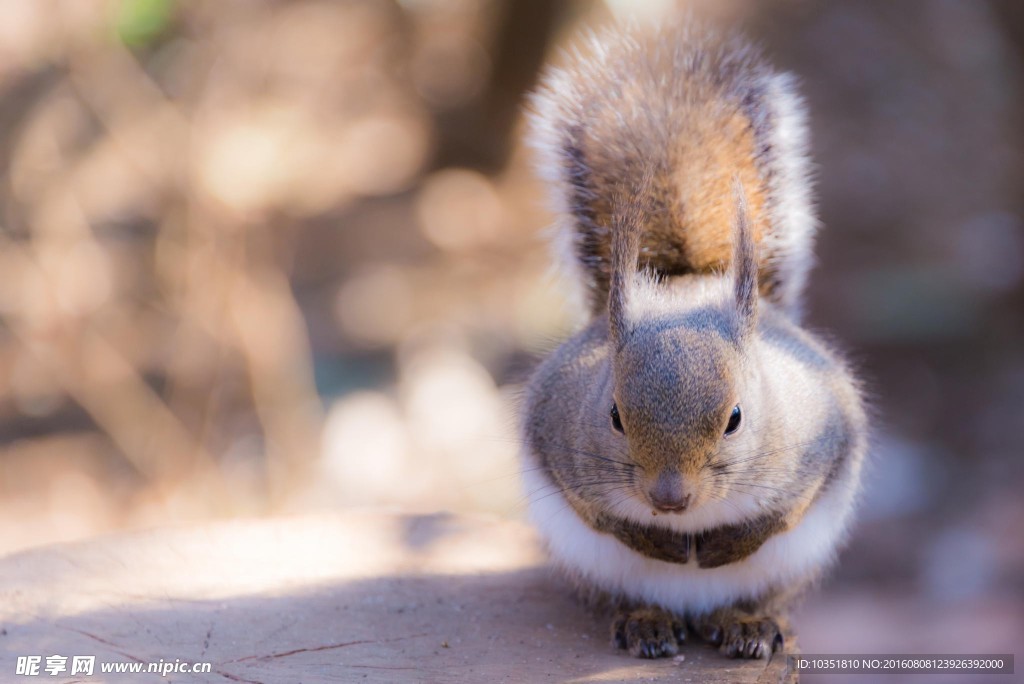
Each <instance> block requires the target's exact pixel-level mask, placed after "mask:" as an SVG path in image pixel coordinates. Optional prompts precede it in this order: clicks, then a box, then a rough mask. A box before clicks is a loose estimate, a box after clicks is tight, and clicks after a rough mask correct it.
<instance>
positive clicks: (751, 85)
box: [530, 23, 816, 318]
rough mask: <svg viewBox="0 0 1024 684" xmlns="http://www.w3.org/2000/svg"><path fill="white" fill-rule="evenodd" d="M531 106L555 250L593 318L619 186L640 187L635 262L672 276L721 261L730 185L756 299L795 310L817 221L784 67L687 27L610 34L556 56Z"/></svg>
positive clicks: (729, 220) (800, 114) (607, 273)
mask: <svg viewBox="0 0 1024 684" xmlns="http://www.w3.org/2000/svg"><path fill="white" fill-rule="evenodd" d="M533 105H534V107H533V109H534V113H533V115H532V117H531V124H532V126H531V136H530V138H531V141H532V143H533V144H534V146H535V147H536V148H537V149H538V150H539V153H540V157H541V158H540V168H541V172H542V173H543V174H544V176H545V180H547V181H548V182H549V185H550V187H551V188H552V194H553V199H554V201H555V210H556V212H557V214H558V216H559V224H558V226H557V227H556V231H557V233H556V235H557V238H556V245H557V247H558V249H559V251H560V252H561V258H562V259H564V260H565V261H566V262H567V263H565V264H563V266H564V267H566V268H568V269H570V273H574V274H575V276H576V277H575V280H577V281H578V282H579V283H580V284H582V285H583V286H584V287H585V288H586V290H587V292H588V295H589V297H588V299H589V301H590V309H591V312H592V313H593V314H595V315H596V314H600V313H602V312H603V311H604V310H605V307H606V306H607V303H608V292H609V287H610V283H611V280H612V273H611V271H612V258H611V257H612V242H613V241H612V235H611V233H612V228H613V225H614V223H615V220H614V219H615V214H616V212H617V211H619V210H618V209H616V207H615V200H616V198H618V197H621V196H622V189H623V188H636V187H644V188H645V190H644V196H638V197H636V198H635V201H637V202H639V203H642V206H643V209H644V229H643V234H642V236H641V243H640V259H639V263H638V266H639V267H646V268H650V269H652V270H653V271H655V272H656V273H659V274H662V275H666V276H672V275H682V274H688V273H708V272H715V271H723V270H724V269H726V268H728V267H729V265H730V260H731V257H732V254H733V246H732V239H733V234H734V231H733V221H734V219H735V199H734V198H735V183H736V182H737V181H738V182H739V183H740V184H741V185H742V190H743V192H744V194H745V195H746V197H747V203H748V207H749V215H750V228H751V232H752V234H753V237H754V240H755V241H756V243H757V244H758V253H759V254H760V256H761V261H760V264H759V271H758V282H759V287H760V291H761V294H762V296H764V297H766V298H768V299H770V300H771V301H773V302H774V303H775V304H776V305H778V306H779V307H781V308H782V309H783V310H785V311H787V312H788V313H789V314H790V315H791V316H793V317H794V318H798V317H799V314H800V300H801V293H802V290H803V287H804V281H805V280H806V277H807V271H808V269H809V267H810V264H811V250H812V242H813V237H814V232H815V228H816V221H815V218H814V214H813V211H812V207H811V202H810V178H809V172H808V162H807V158H806V156H805V154H806V123H805V116H804V111H803V106H802V103H801V101H800V99H799V97H798V96H797V95H796V94H795V92H794V89H793V82H792V78H791V77H790V76H789V75H788V74H780V73H777V72H775V71H773V70H772V69H771V68H769V67H768V66H767V65H766V64H765V63H764V62H763V61H762V59H761V58H760V56H759V55H758V54H757V52H756V51H755V50H754V49H752V48H751V47H750V46H749V45H747V44H745V43H742V42H740V41H738V40H736V39H731V38H730V39H723V38H720V37H718V36H717V35H715V34H714V33H713V32H710V31H707V30H705V29H704V28H702V27H699V26H696V25H694V24H692V23H686V24H680V25H677V26H673V27H670V28H664V29H661V30H657V31H654V30H651V31H647V32H644V31H641V30H639V29H635V28H634V29H629V30H626V29H622V28H616V29H613V30H611V31H609V32H607V33H605V34H602V35H596V36H592V37H591V38H590V40H589V41H588V44H587V45H585V46H584V47H583V48H582V49H579V50H576V51H574V52H572V53H571V54H568V55H566V61H565V64H564V65H563V66H561V67H559V68H554V69H552V70H551V71H550V72H549V73H548V74H547V75H546V77H545V79H544V82H543V85H542V87H541V88H540V90H539V91H538V92H537V93H536V94H535V96H534V99H533ZM644 174H651V179H650V180H649V181H647V182H641V177H642V176H643V175H644Z"/></svg>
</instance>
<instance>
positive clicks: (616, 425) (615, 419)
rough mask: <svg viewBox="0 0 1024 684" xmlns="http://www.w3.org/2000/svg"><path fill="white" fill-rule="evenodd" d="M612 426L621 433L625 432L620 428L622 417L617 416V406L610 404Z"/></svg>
mask: <svg viewBox="0 0 1024 684" xmlns="http://www.w3.org/2000/svg"><path fill="white" fill-rule="evenodd" d="M612 427H613V428H615V429H616V430H618V431H619V432H621V433H622V434H626V431H625V430H624V429H623V428H622V418H620V417H619V407H618V406H617V405H615V404H612Z"/></svg>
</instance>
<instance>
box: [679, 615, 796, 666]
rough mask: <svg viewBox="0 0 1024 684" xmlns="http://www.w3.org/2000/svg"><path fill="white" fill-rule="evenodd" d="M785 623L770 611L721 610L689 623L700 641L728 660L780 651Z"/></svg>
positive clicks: (760, 656) (758, 656) (785, 621)
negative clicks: (712, 647) (714, 648)
mask: <svg viewBox="0 0 1024 684" xmlns="http://www.w3.org/2000/svg"><path fill="white" fill-rule="evenodd" d="M787 624H788V622H787V620H786V618H785V617H784V616H783V615H782V614H781V613H777V612H774V611H771V610H764V609H759V608H754V609H752V610H743V609H741V608H739V607H737V606H731V607H729V608H722V609H719V610H716V611H714V612H712V613H709V614H707V615H703V616H701V617H698V618H696V619H693V620H691V626H692V627H693V630H694V631H695V632H696V633H697V634H698V635H699V636H700V638H701V639H703V640H704V641H707V642H708V643H710V644H712V645H714V646H718V650H719V651H721V652H722V653H724V654H725V655H727V656H730V657H732V658H770V657H771V655H772V653H773V652H775V651H781V650H782V648H783V642H784V638H783V634H784V633H785V631H786V629H787Z"/></svg>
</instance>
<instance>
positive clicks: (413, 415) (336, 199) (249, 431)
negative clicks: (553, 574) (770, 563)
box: [0, 0, 1024, 667]
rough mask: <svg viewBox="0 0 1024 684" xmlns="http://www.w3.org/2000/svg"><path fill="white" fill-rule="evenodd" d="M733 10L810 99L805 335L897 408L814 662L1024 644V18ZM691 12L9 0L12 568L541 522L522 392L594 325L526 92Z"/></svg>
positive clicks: (0, 505) (1, 333) (504, 5)
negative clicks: (326, 514) (555, 259)
mask: <svg viewBox="0 0 1024 684" xmlns="http://www.w3.org/2000/svg"><path fill="white" fill-rule="evenodd" d="M685 4H686V5H690V4H693V3H685ZM705 4H706V5H707V6H706V7H704V8H703V10H702V11H713V12H715V13H718V14H722V15H724V16H725V18H726V19H727V20H728V21H731V22H734V23H736V24H737V25H739V26H741V27H742V28H743V30H744V31H746V32H747V33H748V34H749V35H751V36H752V37H754V38H755V39H756V40H758V41H759V42H760V43H762V44H763V46H764V47H765V48H766V50H767V52H768V54H769V55H771V57H772V60H773V61H774V62H775V63H776V64H777V65H778V66H780V67H782V68H784V69H787V70H791V71H794V72H796V73H797V74H798V75H799V77H800V79H801V82H802V91H803V93H804V94H805V96H806V98H807V100H808V105H809V108H810V112H811V124H812V138H813V156H814V159H815V161H816V163H817V165H818V172H819V173H818V176H819V179H818V197H819V199H820V214H821V217H822V220H823V224H824V230H823V231H822V233H821V237H820V240H819V243H818V244H819V246H818V263H819V265H818V267H817V269H816V271H815V273H814V275H813V278H812V283H811V286H810V297H809V321H810V323H811V325H812V326H813V327H815V328H819V329H824V330H827V331H828V334H829V335H831V336H833V337H834V338H835V339H836V340H838V341H839V342H840V344H841V345H842V346H843V347H845V348H847V349H848V350H850V351H851V353H852V355H853V357H854V359H855V362H856V364H857V365H858V366H859V367H860V368H861V369H863V371H864V374H865V376H866V378H867V384H868V387H869V388H870V392H871V394H872V396H873V403H874V407H875V413H876V415H877V426H878V427H877V433H876V435H875V448H874V450H873V454H872V463H871V467H870V472H869V475H868V484H867V487H866V490H865V494H864V502H863V506H862V509H861V516H860V521H859V524H858V526H857V528H856V531H855V534H854V535H853V539H852V543H851V545H850V547H849V549H848V550H847V551H846V552H845V554H844V555H843V558H842V564H841V566H840V568H839V570H838V572H837V573H835V574H834V576H833V577H831V578H830V579H829V580H828V582H827V583H826V585H825V586H824V587H823V589H822V591H821V592H819V593H818V594H815V595H814V596H813V597H812V598H811V599H810V600H809V601H808V602H807V604H806V606H805V608H804V610H803V611H802V613H801V619H800V625H801V626H802V645H803V648H804V650H805V651H807V652H858V651H860V652H867V651H872V650H874V651H877V652H895V651H900V650H905V651H916V652H963V653H966V652H972V651H978V652H981V651H987V652H996V651H1002V652H1013V651H1014V650H1015V649H1016V650H1018V651H1019V649H1020V647H1019V643H1020V642H1021V639H1022V638H1024V533H1022V530H1024V496H1022V491H1024V458H1022V456H1024V438H1022V435H1021V433H1022V428H1024V193H1022V187H1024V186H1022V182H1024V128H1022V125H1021V122H1022V121H1024V88H1022V86H1024V80H1022V74H1024V61H1022V60H1024V5H1022V4H1021V3H1016V2H1012V0H1006V1H1005V2H967V1H959V2H957V1H952V0H929V1H923V0H917V1H908V2H900V3H884V2H873V3H866V2H858V1H853V0H851V1H835V2H828V3H811V2H799V1H795V0H794V1H790V2H757V3H755V2H753V1H743V0H729V1H726V2H714V3H711V2H708V3H705ZM679 7H680V3H677V2H672V1H665V0H661V1H658V2H654V1H650V2H628V1H627V0H614V1H613V0H605V1H604V2H599V1H597V0H576V1H571V2H544V1H541V0H518V1H515V2H513V1H512V0H397V1H389V0H362V1H359V0H346V1H328V0H296V1H292V2H258V1H246V2H233V1H224V2H216V3H214V2H205V3H198V2H197V3H175V2H171V1H170V0H119V1H111V2H74V3H71V2H58V1H57V0H52V1H49V2H44V1H43V0H5V1H4V2H3V3H0V174H2V183H0V553H7V552H11V551H14V550H18V549H22V548H26V547H29V546H34V545H39V544H45V543H51V542H56V541H62V540H69V539H75V538H81V537H85V536H90V535H95V534H98V533H104V532H110V531H116V530H123V529H131V528H140V527H149V526H153V525H166V524H171V523H178V522H186V521H196V520H207V519H213V518H223V517H229V516H237V515H255V514H268V513H282V512H293V511H305V510H324V509H330V508H342V507H347V506H354V505H364V504H374V505H389V506H400V507H402V508H403V509H406V510H436V509H448V510H456V511H473V512H489V513H495V514H498V515H502V516H509V517H520V516H522V515H523V514H524V499H523V497H522V495H521V493H520V491H519V482H518V479H517V477H516V449H517V438H516V434H515V402H516V396H517V391H518V387H519V384H520V383H521V382H522V380H523V379H524V377H525V376H526V375H527V374H528V372H529V369H530V367H531V365H532V364H533V363H534V362H535V360H536V359H538V358H539V357H540V356H542V355H543V353H544V352H545V351H547V350H549V349H551V348H552V347H553V345H554V344H555V343H556V341H557V340H558V339H560V338H562V337H564V336H565V335H566V334H568V333H569V332H570V331H571V330H572V329H573V325H574V324H575V322H576V321H575V315H576V314H575V312H574V311H573V310H572V307H571V306H569V305H568V304H567V303H566V302H565V301H564V298H563V297H562V293H561V292H560V291H559V288H558V286H557V284H556V281H555V280H554V279H553V278H551V277H550V273H549V270H548V269H549V266H548V258H547V251H546V245H545V240H544V238H545V234H544V228H545V227H546V225H547V224H548V223H549V222H550V216H549V215H548V214H547V213H546V210H545V205H544V201H543V188H542V187H541V186H540V184H539V183H538V182H537V181H535V180H534V178H533V177H532V175H531V166H530V165H531V163H532V160H531V158H530V155H529V152H528V150H525V149H524V147H523V145H522V143H521V133H522V115H521V108H522V105H523V95H524V93H525V92H527V91H528V90H529V89H530V88H531V87H533V85H534V84H535V82H536V79H537V75H538V70H539V69H540V67H541V66H542V64H543V63H544V62H545V60H547V59H549V58H552V57H554V56H555V55H556V53H557V48H558V47H559V46H560V45H564V44H566V43H567V42H570V41H571V40H572V39H573V37H574V36H575V35H577V33H578V32H579V30H580V29H581V27H582V26H584V25H585V26H594V25H600V24H601V23H604V22H607V21H609V20H610V19H611V18H613V17H615V16H620V17H621V16H625V15H629V14H634V15H635V14H640V15H646V16H645V17H641V18H642V19H644V18H645V19H654V20H657V18H658V17H659V16H662V15H663V14H664V13H671V12H676V11H678V10H679ZM839 616H841V618H840V617H839ZM1018 667H1019V665H1018Z"/></svg>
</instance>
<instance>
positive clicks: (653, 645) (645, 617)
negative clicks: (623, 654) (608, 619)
mask: <svg viewBox="0 0 1024 684" xmlns="http://www.w3.org/2000/svg"><path fill="white" fill-rule="evenodd" d="M684 641H686V623H685V622H683V620H681V619H680V618H678V617H676V616H675V615H673V614H672V613H669V612H668V611H666V610H662V609H661V608H640V609H636V610H628V609H623V610H620V611H619V612H618V613H617V614H616V616H615V620H614V621H613V622H612V644H614V645H615V646H616V647H617V648H622V649H626V650H628V651H629V654H630V655H631V656H634V657H636V658H662V657H666V656H674V655H675V654H676V653H678V652H679V645H680V644H682V643H683V642H684Z"/></svg>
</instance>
